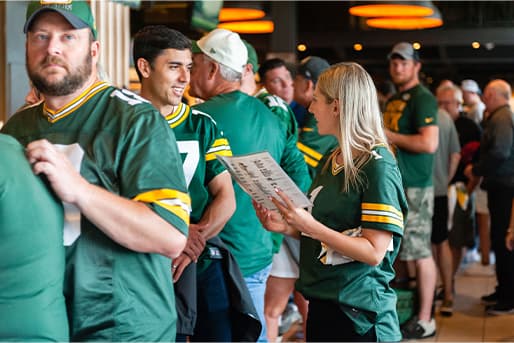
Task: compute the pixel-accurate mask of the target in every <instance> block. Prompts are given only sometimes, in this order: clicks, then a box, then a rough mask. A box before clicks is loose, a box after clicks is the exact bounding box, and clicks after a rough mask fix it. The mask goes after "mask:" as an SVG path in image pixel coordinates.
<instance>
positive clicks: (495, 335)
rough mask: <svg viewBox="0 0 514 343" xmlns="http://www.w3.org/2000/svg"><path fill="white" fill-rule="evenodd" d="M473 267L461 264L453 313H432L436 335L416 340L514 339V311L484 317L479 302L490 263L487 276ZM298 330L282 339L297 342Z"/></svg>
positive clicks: (487, 288) (487, 287)
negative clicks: (442, 314) (447, 314)
mask: <svg viewBox="0 0 514 343" xmlns="http://www.w3.org/2000/svg"><path fill="white" fill-rule="evenodd" d="M477 267H480V266H479V263H478V262H476V263H474V264H469V265H464V266H462V268H461V270H460V271H459V273H458V274H457V277H456V280H455V289H456V298H455V299H454V309H453V311H454V312H453V316H451V317H442V316H439V315H436V321H437V334H436V335H435V336H434V337H431V338H427V339H423V340H419V342H514V314H513V315H505V316H487V315H486V314H485V312H484V306H483V305H481V304H480V297H481V296H482V295H484V294H489V293H491V292H492V291H494V287H495V285H496V279H495V277H494V275H493V269H494V266H490V267H488V268H490V270H489V272H490V273H489V274H490V275H483V274H481V273H476V269H477ZM478 269H481V268H478ZM482 271H483V270H482ZM486 271H487V270H486ZM513 272H514V271H513ZM513 292H514V290H513ZM298 329H299V326H296V327H295V328H292V329H291V330H289V331H288V332H287V333H286V334H285V335H284V337H283V341H284V342H285V341H290V342H291V341H293V342H301V341H302V340H301V339H299V338H297V337H298V332H297V331H298Z"/></svg>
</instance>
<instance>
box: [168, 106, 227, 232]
mask: <svg viewBox="0 0 514 343" xmlns="http://www.w3.org/2000/svg"><path fill="white" fill-rule="evenodd" d="M165 118H166V121H167V122H168V124H169V126H170V127H171V128H172V129H173V132H174V133H175V137H176V139H177V145H178V150H179V152H180V155H181V157H182V167H183V170H184V175H185V177H186V184H187V186H188V189H189V194H190V196H191V208H192V211H191V222H192V223H197V222H198V221H199V220H200V219H201V218H202V215H203V212H204V209H205V207H206V206H207V203H208V201H209V190H208V188H207V186H208V185H209V182H211V180H212V179H214V177H216V176H217V175H218V174H220V173H222V172H223V171H225V170H226V169H225V167H224V166H223V165H222V164H221V162H219V161H218V159H216V155H222V156H232V151H231V150H230V145H229V142H228V140H227V138H225V135H224V134H223V131H221V130H220V129H218V127H217V125H216V122H215V121H214V119H212V117H211V116H209V115H208V114H206V113H203V112H200V111H197V110H195V109H191V108H190V107H189V106H188V105H186V104H184V103H180V104H179V105H178V106H177V108H176V109H175V111H174V112H173V113H170V114H168V115H167V116H166V117H165Z"/></svg>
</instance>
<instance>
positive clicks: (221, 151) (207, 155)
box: [205, 150, 232, 162]
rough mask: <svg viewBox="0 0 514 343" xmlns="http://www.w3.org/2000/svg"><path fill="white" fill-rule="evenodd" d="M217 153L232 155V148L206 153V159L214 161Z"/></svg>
mask: <svg viewBox="0 0 514 343" xmlns="http://www.w3.org/2000/svg"><path fill="white" fill-rule="evenodd" d="M216 155H221V156H232V150H220V151H216V152H213V153H210V154H206V155H205V161H207V162H208V161H212V160H215V159H216Z"/></svg>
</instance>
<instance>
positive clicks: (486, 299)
mask: <svg viewBox="0 0 514 343" xmlns="http://www.w3.org/2000/svg"><path fill="white" fill-rule="evenodd" d="M480 301H481V302H482V304H484V305H495V304H496V303H497V302H498V293H496V291H494V292H493V293H491V294H487V295H484V296H483V297H481V298H480Z"/></svg>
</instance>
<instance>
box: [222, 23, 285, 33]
mask: <svg viewBox="0 0 514 343" xmlns="http://www.w3.org/2000/svg"><path fill="white" fill-rule="evenodd" d="M218 27H219V28H222V29H227V30H230V31H234V32H237V33H247V34H253V33H272V32H273V30H275V24H274V23H273V21H271V20H247V21H231V22H226V23H220V24H218Z"/></svg>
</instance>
